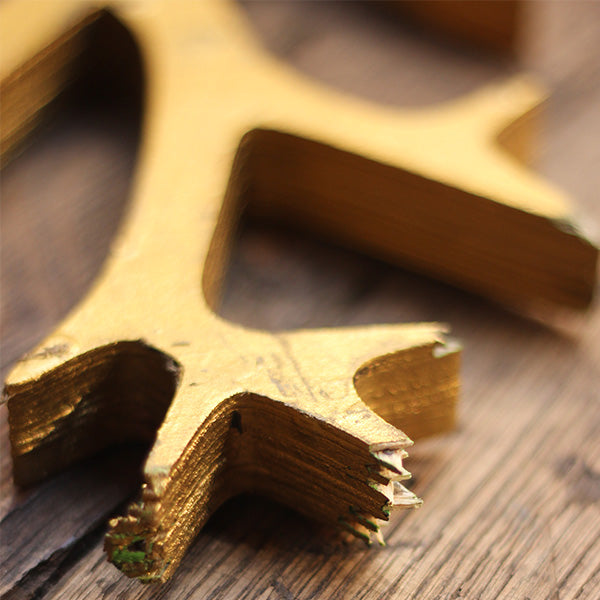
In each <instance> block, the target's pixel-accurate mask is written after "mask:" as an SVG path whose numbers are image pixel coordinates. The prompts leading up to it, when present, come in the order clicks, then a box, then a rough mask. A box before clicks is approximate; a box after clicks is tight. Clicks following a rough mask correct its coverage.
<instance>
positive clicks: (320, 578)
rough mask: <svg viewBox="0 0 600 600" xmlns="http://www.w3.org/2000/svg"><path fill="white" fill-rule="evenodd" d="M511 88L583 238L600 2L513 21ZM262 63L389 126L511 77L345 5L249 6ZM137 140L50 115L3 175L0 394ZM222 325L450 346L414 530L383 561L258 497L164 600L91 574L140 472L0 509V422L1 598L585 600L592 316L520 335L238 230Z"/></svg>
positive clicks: (61, 486) (421, 458)
mask: <svg viewBox="0 0 600 600" xmlns="http://www.w3.org/2000/svg"><path fill="white" fill-rule="evenodd" d="M526 8H527V15H528V16H529V17H530V20H529V21H528V26H527V32H528V36H527V51H526V52H525V53H524V59H523V61H522V62H524V63H525V64H526V65H527V68H528V69H529V70H531V71H533V72H535V73H538V74H539V75H541V76H542V77H543V78H544V79H545V81H546V82H547V83H548V84H549V85H550V86H552V88H553V91H554V94H553V96H552V98H551V101H550V102H549V104H548V110H547V113H546V119H545V123H544V124H545V127H544V130H543V134H542V140H543V143H542V144H541V146H540V155H539V160H538V162H537V164H536V168H537V169H538V170H540V171H541V172H542V173H543V174H544V176H546V177H547V178H548V179H549V180H551V181H553V182H554V183H556V184H558V185H560V186H562V187H563V188H564V189H566V190H567V191H568V192H569V193H570V194H571V195H572V196H573V198H575V199H576V201H577V204H578V206H579V207H580V208H581V209H582V210H584V211H585V212H586V213H587V214H588V218H589V222H590V225H591V226H594V225H595V226H596V227H597V228H599V229H600V202H599V198H598V195H599V190H600V169H599V166H600V2H581V3H579V2H568V3H566V2H555V3H547V2H544V3H541V2H538V3H532V4H528V5H526ZM243 9H244V10H245V11H246V12H247V13H248V15H249V17H250V19H251V21H252V22H253V23H254V25H255V27H256V29H257V31H258V33H259V35H260V36H261V37H262V38H263V40H264V42H265V44H266V45H267V46H268V47H269V48H270V49H271V50H273V51H274V52H275V53H277V54H278V55H280V56H281V57H282V58H283V59H284V60H286V61H288V62H289V63H291V64H292V65H294V66H295V67H296V68H298V69H300V70H302V71H304V72H305V73H307V74H309V75H311V76H313V77H315V78H317V79H321V80H323V81H325V82H326V83H328V84H331V85H334V86H337V87H338V88H340V89H344V90H347V91H348V92H350V93H355V94H358V95H362V96H365V97H368V98H371V99H374V100H377V101H379V102H382V103H386V104H396V105H405V106H406V105H410V106H418V105H423V104H429V103H433V102H436V101H441V100H445V99H448V98H452V97H455V96H457V95H460V94H462V93H464V92H467V91H469V90H470V89H475V88H476V87H477V86H479V85H481V84H484V83H486V82H488V81H491V80H494V79H496V78H498V77H503V76H507V75H508V74H510V73H511V72H514V71H515V70H516V69H517V68H518V67H517V66H515V64H514V63H513V64H511V63H507V62H503V61H502V60H497V59H493V58H490V57H484V56H481V55H480V53H478V52H476V51H473V50H469V49H464V48H460V47H456V46H454V45H452V44H449V43H446V42H441V41H437V40H435V39H433V38H431V37H429V36H427V35H425V34H423V33H422V32H421V31H420V30H419V29H418V28H415V27H410V26H408V25H406V24H401V23H400V22H399V21H398V20H397V19H394V18H389V17H387V16H382V14H381V13H380V12H378V11H377V10H375V9H374V8H373V7H372V6H364V5H360V4H356V3H342V2H339V3H331V4H330V3H325V2H322V3H277V2H266V3H262V2H247V3H245V4H244V5H243ZM137 141H138V129H137V125H136V119H135V118H133V119H132V118H131V115H129V116H126V115H125V116H124V114H120V112H119V111H113V110H109V109H107V108H106V106H104V108H102V107H96V108H86V107H83V108H81V109H80V110H72V109H71V110H63V111H59V112H58V114H57V115H56V116H55V118H54V119H53V122H52V124H50V125H47V126H45V127H44V128H43V129H42V131H41V132H40V133H39V134H38V136H37V137H36V139H35V143H34V144H32V145H31V147H29V148H28V149H27V151H26V152H25V153H24V154H22V155H21V156H20V157H19V158H18V159H17V160H15V161H14V162H13V163H12V164H10V165H9V166H8V167H7V168H6V169H5V171H4V172H3V175H2V200H1V208H2V214H1V217H2V222H1V224H2V236H1V242H2V248H1V249H2V372H3V374H6V372H7V370H8V369H9V367H10V365H11V364H12V363H13V362H14V361H15V360H16V359H17V358H18V357H19V355H20V354H21V353H23V352H24V351H26V350H28V349H29V348H30V347H31V346H32V345H33V344H34V343H35V342H37V341H38V340H40V338H41V337H42V336H44V335H45V334H46V333H48V332H49V331H50V330H51V329H52V327H53V326H54V325H55V324H56V323H57V322H58V321H59V319H60V318H61V317H62V316H64V315H65V314H66V312H67V311H68V310H69V308H70V307H71V306H73V304H75V303H76V302H77V300H78V299H79V298H80V297H81V296H82V294H83V293H84V292H85V290H86V288H87V287H88V285H89V284H90V282H91V281H92V280H93V279H94V276H95V274H96V273H97V272H98V269H99V267H100V265H101V263H102V259H103V256H104V255H105V254H106V251H107V248H108V244H109V242H110V239H111V237H112V235H113V234H114V232H115V229H116V227H117V225H118V222H119V218H120V216H121V214H122V212H123V210H124V207H125V204H126V198H127V191H128V189H129V185H130V181H131V174H132V168H133V165H134V163H135V150H136V146H137ZM222 314H223V315H224V316H225V317H227V318H229V319H231V320H234V321H237V322H241V323H244V324H247V325H252V326H254V327H262V328H271V329H281V328H296V327H322V326H337V325H349V324H364V323H385V322H401V321H427V320H439V321H445V322H448V323H450V324H451V325H452V329H453V332H454V334H455V336H457V337H458V338H459V339H461V340H462V342H463V343H464V348H465V350H464V367H463V394H462V401H461V407H460V425H459V428H458V429H457V431H456V432H454V433H452V434H450V435H447V436H443V437H440V438H438V439H432V440H426V441H422V442H420V443H418V444H417V445H416V446H415V447H414V448H413V450H412V452H411V458H410V463H409V465H408V466H409V469H410V470H411V471H412V472H413V474H414V480H413V481H412V482H411V486H410V487H412V489H413V490H414V491H415V492H416V493H417V494H418V495H420V496H421V497H422V498H424V500H425V504H424V506H423V508H422V509H420V510H418V511H412V512H398V513H395V514H393V515H392V518H391V522H390V524H389V526H388V527H387V530H386V532H385V533H386V538H387V542H388V546H387V547H386V548H383V549H380V548H373V549H366V548H365V547H363V545H362V544H360V543H356V544H351V545H344V544H342V543H340V542H339V540H338V538H337V537H336V536H335V535H334V533H333V532H331V531H328V530H325V529H323V528H322V527H321V526H319V525H318V524H315V523H312V522H310V521H308V520H305V519H304V518H303V517H301V516H299V515H298V514H296V513H295V512H293V511H292V510H290V509H288V508H285V507H283V506H280V505H277V504H275V503H272V502H269V501H267V500H264V499H261V498H255V497H247V496H245V497H240V498H236V499H234V500H232V501H230V502H228V503H227V504H226V505H225V506H223V507H222V508H221V509H220V510H219V511H218V512H217V514H216V515H215V516H214V517H213V518H212V519H211V521H210V522H209V524H208V525H207V526H206V528H205V529H204V530H203V531H202V532H201V534H200V535H199V537H198V538H197V540H196V542H195V543H194V544H193V546H192V547H191V549H190V551H189V552H188V554H187V555H186V557H185V559H184V560H183V562H182V564H181V566H180V568H179V571H178V572H177V573H176V575H175V576H174V577H173V579H172V580H171V581H169V582H168V583H167V584H165V585H162V586H143V585H142V584H140V583H138V582H137V581H132V580H129V579H127V578H125V577H124V576H122V575H121V574H120V573H119V572H118V571H117V570H116V569H115V568H114V567H113V566H112V565H110V564H109V563H107V562H106V559H105V556H104V554H103V552H102V541H103V540H102V538H103V535H104V531H105V527H106V521H107V519H108V518H109V517H110V516H111V515H114V514H116V513H118V511H119V510H122V509H123V507H124V505H125V502H126V501H127V500H128V499H131V498H132V496H134V495H135V493H136V490H137V486H138V485H139V480H138V471H139V467H140V462H141V460H142V457H143V451H144V449H143V448H133V447H128V448H118V449H116V450H114V451H111V452H109V453H107V454H105V455H103V456H101V457H98V458H96V459H94V460H92V461H89V462H87V463H85V464H83V465H79V466H77V467H74V468H73V469H71V470H69V471H67V472H65V473H63V474H61V475H59V476H57V477H55V478H53V479H51V480H48V481H46V482H44V483H42V484H40V485H38V486H36V487H34V488H32V489H27V490H17V489H15V488H14V486H13V484H12V481H11V474H10V457H9V449H8V440H7V429H8V427H7V422H6V410H5V407H2V408H1V413H2V414H1V415H0V424H1V430H0V436H1V437H0V444H1V445H0V451H1V464H2V475H1V478H0V486H1V500H0V511H1V513H0V517H1V518H2V521H1V524H0V536H1V543H2V556H3V558H2V564H1V565H0V594H3V595H2V598H11V599H12V598H43V599H44V600H46V599H51V598H57V599H58V598H60V599H65V598H66V599H71V598H73V599H74V598H82V599H83V598H86V599H88V598H89V599H94V598H176V599H178V600H182V599H184V598H186V599H187V598H202V599H206V598H261V599H267V598H270V599H275V598H285V599H288V598H368V599H379V598H403V599H404V598H420V599H421V598H423V599H434V598H448V599H449V598H485V599H488V598H511V599H513V598H514V599H522V600H525V599H530V600H534V599H547V598H552V599H555V598H556V599H558V598H560V599H561V600H568V599H575V598H578V599H580V600H581V599H584V598H585V599H589V600H592V599H595V598H599V597H600V439H599V431H600V402H599V401H600V303H598V302H597V303H596V304H595V305H594V306H593V307H592V309H591V310H590V311H588V312H587V314H579V315H572V314H548V313H544V314H541V313H538V314H532V315H528V316H524V315H520V316H519V315H517V314H515V313H514V312H510V311H508V310H506V309H503V308H501V307H499V306H495V305H493V304H492V303H490V302H487V301H484V300H482V299H479V298H477V297H475V296H472V295H469V294H467V293H464V292H461V291H459V290H456V289H453V288H451V287H449V286H446V285H443V284H441V283H437V282H435V281H432V280H429V279H426V278H424V277H421V276H419V275H416V274H411V273H408V272H406V271H402V270H399V269H397V268H393V267H390V266H386V265H384V264H381V263H378V262H376V261H373V260H370V259H368V258H365V257H363V256H360V255H357V254H354V253H352V252H350V251H346V250H341V249H339V248H335V247H332V246H329V245H327V244H326V243H324V242H322V241H317V240H313V239H310V238H308V237H306V236H304V235H302V234H301V233H297V232H296V233H292V232H289V231H282V230H276V229H272V228H268V227H265V226H264V225H263V226H261V225H260V224H253V223H246V224H245V226H244V229H243V231H242V233H241V235H240V238H239V241H238V244H237V248H236V252H235V256H234V259H233V262H232V265H231V268H230V271H229V277H228V283H227V290H226V294H225V300H224V305H223V308H222Z"/></svg>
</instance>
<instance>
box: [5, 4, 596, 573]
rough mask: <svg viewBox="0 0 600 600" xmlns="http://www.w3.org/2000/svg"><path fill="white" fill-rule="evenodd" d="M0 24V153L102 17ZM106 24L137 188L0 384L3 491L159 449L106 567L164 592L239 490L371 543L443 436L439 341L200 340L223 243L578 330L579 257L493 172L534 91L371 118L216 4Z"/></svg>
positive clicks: (382, 329) (526, 188) (566, 227)
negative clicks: (86, 268) (123, 446)
mask: <svg viewBox="0 0 600 600" xmlns="http://www.w3.org/2000/svg"><path fill="white" fill-rule="evenodd" d="M0 8H1V10H2V11H4V14H3V15H2V18H0V27H2V28H3V29H4V28H6V29H7V31H11V30H14V29H15V27H16V25H15V24H16V23H21V22H27V30H26V31H25V32H23V34H22V36H13V37H10V38H9V37H7V36H6V35H5V32H4V31H0V34H1V35H2V37H3V39H4V38H6V39H10V40H11V42H10V43H9V44H8V47H7V51H6V52H5V53H3V58H2V64H1V69H2V70H1V73H0V76H1V79H2V81H3V89H2V93H3V96H5V97H7V98H8V99H9V101H7V102H3V103H2V110H3V113H2V120H3V122H6V123H9V124H10V126H9V127H7V128H6V129H5V128H4V127H3V136H4V137H3V139H2V148H3V149H4V151H5V152H6V153H10V152H14V150H15V148H16V147H17V144H18V142H19V140H20V139H21V138H22V137H23V136H24V135H25V134H26V133H27V132H28V131H29V130H30V129H31V128H32V127H33V124H34V122H35V121H36V120H37V119H38V116H39V115H40V114H41V111H42V110H43V107H44V105H45V103H46V102H47V101H48V99H49V98H51V97H52V96H54V95H55V94H57V93H59V92H60V90H61V89H62V88H63V86H64V85H66V82H67V81H68V79H69V76H70V74H69V66H68V65H70V64H74V63H73V61H74V57H76V54H77V52H78V51H79V48H80V47H81V42H82V41H84V40H85V31H86V28H87V27H89V26H91V24H92V23H93V22H94V21H95V20H96V19H98V18H113V17H107V16H106V13H101V12H98V11H97V9H96V8H92V9H90V8H89V7H87V6H86V5H85V4H83V3H81V2H77V1H71V2H65V3H61V4H58V3H52V5H51V6H46V5H44V4H41V5H40V4H39V3H36V4H35V10H34V9H32V7H31V5H30V3H29V2H20V3H15V4H11V3H5V4H3V5H2V7H0ZM111 10H113V11H114V15H116V17H117V18H118V19H120V20H122V21H123V22H124V23H125V24H126V26H127V27H128V28H129V29H130V30H131V31H132V33H133V35H134V36H135V38H136V39H137V41H138V43H139V45H140V48H141V50H142V55H143V57H144V60H145V69H146V74H147V104H148V112H147V115H146V119H145V137H144V148H143V152H142V159H141V162H140V166H139V171H138V178H137V186H136V190H135V194H134V197H133V200H132V204H131V206H130V209H129V215H128V218H127V220H126V223H125V225H124V227H123V229H122V231H121V234H120V236H119V237H118V239H117V241H116V243H115V245H114V247H113V250H112V252H111V255H110V258H109V260H108V262H107V264H106V265H105V268H104V271H103V273H102V275H101V277H100V278H99V279H98V281H97V282H96V285H95V286H94V287H93V289H92V290H91V291H90V293H89V294H88V296H87V297H86V298H85V300H84V301H83V302H82V303H81V304H80V305H79V306H78V307H77V308H76V309H75V310H74V311H73V313H72V314H71V315H70V316H69V317H68V318H67V319H66V320H65V321H64V322H63V323H62V324H61V325H60V326H59V328H58V329H57V330H56V331H55V332H54V334H52V335H51V336H50V337H49V338H48V339H47V340H45V341H44V342H43V343H42V344H41V345H40V346H39V347H38V348H37V349H36V350H34V351H33V352H31V353H30V354H29V355H27V356H26V357H24V358H23V360H22V361H21V362H20V363H18V364H17V366H16V367H15V369H14V370H13V372H12V373H11V374H10V376H9V377H8V379H7V382H6V385H5V389H4V397H5V398H6V400H7V401H8V407H9V414H10V417H9V418H10V427H11V444H12V453H13V461H14V476H15V480H16V481H17V482H18V483H20V484H29V483H32V482H34V481H37V480H38V479H40V478H41V477H45V476H47V475H49V474H51V473H53V472H56V471H57V470H59V469H62V468H64V467H65V466H66V465H68V464H70V463H71V462H73V461H75V460H78V459H80V458H82V457H84V456H87V455H89V454H91V453H94V452H96V451H97V450H98V449H100V448H102V447H104V446H106V445H109V444H112V443H115V442H119V441H123V440H126V439H144V440H152V439H153V438H154V436H156V440H155V442H154V445H153V448H152V451H151V452H150V455H149V457H148V459H147V461H146V464H145V467H144V479H145V484H144V486H143V489H142V493H141V498H140V501H139V502H138V503H135V504H133V505H132V506H130V508H129V510H128V512H127V515H126V516H124V517H121V518H119V519H116V520H114V521H112V522H111V524H110V531H109V533H108V535H107V538H106V550H107V553H108V555H109V558H110V560H111V561H112V562H113V563H114V564H116V565H117V566H118V567H119V568H120V569H121V570H122V571H123V572H125V573H126V574H127V575H129V576H135V577H139V578H140V579H142V580H146V581H150V580H152V581H156V580H159V581H164V580H166V579H167V578H168V577H169V576H170V575H171V574H172V573H173V571H174V570H175V568H176V567H177V564H178V563H179V561H180V560H181V557H182V556H183V554H184V552H185V550H186V548H187V547H188V546H189V544H190V543H191V541H192V539H193V537H194V535H195V534H196V533H197V532H198V531H199V529H200V528H201V527H202V526H203V524H204V523H205V522H206V520H207V519H208V517H209V516H210V514H211V513H212V512H213V511H214V510H215V509H216V508H217V507H218V506H219V505H220V504H221V503H222V502H223V501H224V500H225V499H227V498H228V497H230V496H232V495H234V494H237V493H239V492H241V491H244V490H254V491H258V492H261V493H263V494H267V495H269V496H271V497H274V498H276V499H278V500H280V501H282V502H284V503H286V504H289V505H291V506H293V507H295V508H297V509H298V510H300V511H302V512H304V513H305V514H308V515H310V516H312V517H315V518H318V519H320V520H323V521H325V522H329V523H333V524H335V525H337V526H340V527H342V528H345V529H348V530H349V531H351V532H352V533H353V534H355V535H357V536H359V537H363V538H364V539H366V540H370V539H371V536H372V535H373V536H374V537H375V538H378V539H381V537H380V532H379V530H380V525H381V521H384V520H386V519H387V517H388V514H389V510H390V508H391V507H393V506H402V507H408V506H416V505H418V504H419V502H420V501H419V500H418V499H417V498H416V497H415V496H414V495H413V494H411V493H410V492H409V491H407V490H406V488H404V487H403V486H402V484H401V483H400V481H401V480H402V479H404V478H406V477H407V476H408V473H407V472H406V471H405V470H404V468H403V466H402V459H403V457H404V456H405V448H407V447H408V446H409V445H410V444H411V443H412V442H411V441H410V439H409V437H408V435H410V436H411V437H415V438H416V437H420V436H423V435H429V434H432V433H437V432H441V431H445V430H447V429H449V428H450V427H452V425H453V424H454V420H455V405H456V400H457V394H458V360H459V348H458V346H456V345H455V344H453V343H451V342H449V341H448V340H446V338H445V328H444V327H443V326H441V325H438V324H414V325H386V326H379V327H366V328H350V329H336V330H322V331H299V332H290V333H269V332H262V331H254V330H248V329H245V328H242V327H240V326H236V325H234V324H231V323H228V322H225V321H223V320H222V319H221V318H219V317H218V316H217V315H216V314H215V312H214V310H213V309H214V308H215V306H216V305H217V303H218V296H219V290H220V288H221V282H222V278H223V274H224V271H225V266H226V263H227V257H228V251H229V248H230V245H231V239H232V235H233V233H234V231H235V226H236V223H237V220H238V218H239V215H240V213H241V211H242V209H243V208H244V204H245V203H249V209H250V210H252V211H254V212H255V213H256V214H258V215H261V216H264V217H268V218H279V219H284V220H290V221H293V222H295V223H297V224H299V225H300V226H304V227H309V228H312V229H313V230H314V231H317V232H319V233H321V234H323V235H326V236H328V237H330V238H332V239H337V240H339V241H341V242H342V243H347V244H351V245H353V246H356V247H358V248H360V249H363V250H365V251H368V252H371V253H372V254H374V255H376V256H380V257H383V258H387V259H389V260H392V261H395V262H398V263H400V264H403V265H406V266H409V267H411V268H414V269H418V270H421V271H423V272H425V273H428V274H431V275H434V276H436V277H440V278H442V279H445V280H447V281H450V282H452V283H455V284H457V285H462V286H464V287H466V288H467V289H471V290H473V291H476V292H478V293H481V294H484V295H489V296H491V297H494V298H499V299H501V300H504V301H510V302H531V301H537V302H539V301H544V302H550V303H556V304H561V305H566V306H570V307H576V308H581V307H585V306H586V305H587V304H588V303H589V301H590V299H591V295H592V290H593V283H594V278H595V269H596V261H597V253H598V250H597V248H596V246H595V245H594V244H593V243H592V242H590V241H589V240H588V239H587V238H585V237H584V236H583V234H581V233H580V232H579V227H578V225H577V224H576V223H575V221H574V219H573V218H572V216H571V214H570V209H569V207H568V203H567V202H566V200H565V198H564V197H563V196H562V195H561V194H560V193H559V192H558V191H556V190H554V189H552V188H551V187H549V186H548V185H547V184H545V183H544V182H542V181H540V180H538V179H537V178H535V177H534V176H533V175H532V174H531V173H529V172H528V171H526V170H525V169H523V168H522V166H520V165H519V164H518V162H517V161H516V159H515V158H514V157H512V156H509V155H508V154H507V152H506V150H505V149H506V148H510V149H511V150H514V151H517V149H518V151H524V150H523V148H524V147H525V146H524V143H523V140H524V139H525V138H524V130H525V129H527V127H528V126H529V124H530V118H529V116H530V115H531V114H532V112H533V111H534V109H535V106H536V105H537V103H538V101H539V97H540V96H539V90H538V89H537V87H536V86H534V85H533V84H532V83H530V82H528V81H525V80H523V79H516V80H513V81H510V82H508V83H505V84H502V85H500V86H496V87H493V88H490V89H486V90H482V91H480V92H479V93H478V94H476V95H474V96H473V97H469V98H465V99H462V100H460V101H458V102H456V103H454V104H449V105H448V106H444V107H439V108H435V109H430V110H427V111H410V112H408V111H406V112H400V111H396V110H391V109H383V108H380V107H378V108H376V107H373V106H371V105H369V104H368V103H365V102H360V101H357V100H352V99H349V98H346V97H343V96H341V95H339V94H336V93H334V92H331V91H330V90H325V89H321V88H320V87H318V86H315V85H314V84H313V83H311V82H307V81H305V80H303V79H302V78H301V77H299V76H297V75H296V74H293V73H290V72H289V71H288V70H286V69H285V68H284V67H282V66H281V65H280V64H278V63H277V62H276V61H274V60H273V59H272V58H271V57H269V56H268V55H266V54H265V53H264V52H263V51H262V50H261V49H260V48H259V47H257V45H256V43H255V42H254V41H253V40H252V39H251V36H250V35H249V34H248V32H247V31H246V29H245V26H244V24H243V22H242V21H241V19H240V18H239V16H238V15H237V14H236V12H235V11H234V10H233V9H232V8H231V7H230V6H229V5H227V4H224V3H220V2H219V3H217V2H215V3H212V2H193V1H190V2H180V3H177V4H176V5H173V4H172V3H168V2H159V1H157V2H151V3H146V4H139V5H138V4H131V3H127V2H125V3H123V4H119V3H117V4H116V5H115V7H114V8H113V9H111ZM24 15H27V20H25V19H24ZM11 28H12V29H11ZM65 32H67V33H65ZM32 90H33V93H32ZM523 114H526V115H527V118H522V117H523ZM516 119H518V121H515V120H516ZM515 122H518V124H519V127H516V126H513V127H509V126H510V125H511V123H515ZM4 134H5V135H4ZM499 136H500V137H501V138H502V142H503V144H504V149H503V148H501V147H500V144H499V142H498V138H499ZM200 279H201V281H200ZM373 357H376V358H373ZM382 417H383V418H382ZM399 427H401V428H402V429H403V430H406V432H407V433H406V434H405V433H403V431H401V430H400V429H399ZM407 434H408V435H407Z"/></svg>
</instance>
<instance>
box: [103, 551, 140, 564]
mask: <svg viewBox="0 0 600 600" xmlns="http://www.w3.org/2000/svg"><path fill="white" fill-rule="evenodd" d="M145 558H146V553H145V552H144V551H143V550H126V549H119V548H115V550H114V551H113V553H112V556H111V560H112V562H114V563H115V565H117V566H120V565H123V564H125V563H140V562H144V559H145Z"/></svg>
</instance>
